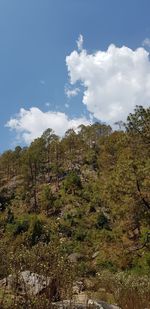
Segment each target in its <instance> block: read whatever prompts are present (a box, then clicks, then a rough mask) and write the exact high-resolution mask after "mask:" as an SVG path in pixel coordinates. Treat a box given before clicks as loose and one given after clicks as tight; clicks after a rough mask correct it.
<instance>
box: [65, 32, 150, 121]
mask: <svg viewBox="0 0 150 309" xmlns="http://www.w3.org/2000/svg"><path fill="white" fill-rule="evenodd" d="M82 42H83V38H82ZM80 45H81V46H82V44H79V46H80ZM79 46H78V49H79ZM66 64H67V68H68V73H69V78H70V84H71V85H75V84H76V82H80V83H81V84H82V86H84V93H83V103H84V104H85V105H86V107H87V109H88V111H89V112H90V113H92V114H93V116H94V117H95V118H97V119H99V120H101V121H105V122H107V123H110V124H113V123H114V122H115V121H119V120H123V121H124V120H125V119H126V117H127V115H128V114H129V112H132V111H133V109H134V107H135V106H136V105H143V106H145V107H146V106H148V105H149V103H150V60H149V53H148V52H147V51H146V50H145V49H144V48H142V47H141V48H138V49H136V50H132V49H130V48H128V47H126V46H122V47H121V48H119V47H116V46H115V45H113V44H111V45H110V46H109V47H108V49H107V50H106V51H101V50H99V51H97V52H96V53H92V54H88V52H87V51H86V50H84V49H81V48H80V50H78V51H76V50H75V51H73V52H72V53H71V54H70V55H69V56H67V57H66Z"/></svg>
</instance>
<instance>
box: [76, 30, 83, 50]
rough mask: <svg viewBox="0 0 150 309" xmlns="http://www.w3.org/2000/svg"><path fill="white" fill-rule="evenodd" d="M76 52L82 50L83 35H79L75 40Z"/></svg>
mask: <svg viewBox="0 0 150 309" xmlns="http://www.w3.org/2000/svg"><path fill="white" fill-rule="evenodd" d="M76 43H77V46H78V50H79V51H81V50H82V49H83V35H82V34H80V35H79V37H78V40H77V42H76Z"/></svg>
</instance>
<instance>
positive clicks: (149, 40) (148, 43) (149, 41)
mask: <svg viewBox="0 0 150 309" xmlns="http://www.w3.org/2000/svg"><path fill="white" fill-rule="evenodd" d="M142 45H143V46H145V47H149V48H150V38H146V39H145V40H144V41H143V42H142Z"/></svg>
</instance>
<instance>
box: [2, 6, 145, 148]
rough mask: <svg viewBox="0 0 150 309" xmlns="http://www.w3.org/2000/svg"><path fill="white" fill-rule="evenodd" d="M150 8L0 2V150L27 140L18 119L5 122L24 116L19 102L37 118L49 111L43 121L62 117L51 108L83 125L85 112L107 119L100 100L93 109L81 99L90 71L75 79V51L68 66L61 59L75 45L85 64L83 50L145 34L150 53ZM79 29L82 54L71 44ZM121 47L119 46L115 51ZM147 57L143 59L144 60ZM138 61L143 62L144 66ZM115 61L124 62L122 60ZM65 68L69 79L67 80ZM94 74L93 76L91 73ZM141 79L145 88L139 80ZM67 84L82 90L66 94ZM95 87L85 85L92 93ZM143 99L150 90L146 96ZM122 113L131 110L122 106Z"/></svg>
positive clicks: (135, 42)
mask: <svg viewBox="0 0 150 309" xmlns="http://www.w3.org/2000/svg"><path fill="white" fill-rule="evenodd" d="M149 12H150V1H149V0H130V1H129V0H126V1H124V0H113V1H112V0H13V1H12V0H0V118H1V119H0V132H1V144H0V151H3V150H5V149H8V148H11V147H14V145H15V143H16V136H17V138H19V139H20V140H18V143H22V144H24V143H25V142H26V141H27V140H30V139H31V134H30V138H28V139H27V138H25V136H26V135H24V133H26V132H25V131H23V128H22V129H21V130H22V132H21V135H20V133H19V137H18V134H17V133H18V132H17V130H18V131H19V130H20V129H18V125H16V123H15V125H16V126H15V125H14V122H13V124H12V123H11V124H10V123H9V125H8V126H7V127H6V126H5V125H6V123H7V124H8V121H9V120H10V119H11V118H12V119H13V120H15V119H17V120H16V121H18V117H20V118H19V119H21V117H24V115H23V116H21V115H20V116H17V114H18V113H19V112H20V109H21V108H23V109H24V110H25V111H26V112H27V111H29V110H30V109H31V108H33V107H36V108H37V109H38V110H36V111H33V112H35V117H36V115H37V114H38V116H37V121H38V122H40V111H41V113H43V114H44V115H46V117H47V118H46V121H47V123H48V121H49V120H48V119H50V125H51V121H52V118H55V116H56V120H57V121H58V122H59V117H57V116H60V118H61V116H62V115H58V114H56V113H59V112H61V113H63V115H66V117H68V118H67V121H68V122H69V121H70V122H69V123H72V122H71V121H74V120H75V119H79V118H83V121H85V123H86V119H87V121H88V120H89V114H90V115H91V116H90V117H91V118H92V117H95V118H96V119H98V120H102V121H107V120H108V122H109V118H108V117H107V116H105V115H106V113H107V114H108V110H106V111H104V112H103V113H102V112H101V110H100V108H101V107H100V106H99V107H97V109H96V110H94V108H93V107H92V103H91V101H90V100H91V99H90V100H89V101H88V100H86V99H85V102H84V104H83V102H82V101H83V95H86V94H85V92H84V90H83V89H82V88H83V87H85V84H86V83H87V82H88V81H89V80H90V81H91V79H90V78H92V80H93V77H87V76H85V70H84V72H83V73H84V74H83V75H84V77H83V75H82V76H81V75H79V73H78V75H76V77H74V76H75V74H77V72H76V71H75V70H76V68H75V67H73V65H74V62H71V61H74V60H73V56H72V58H69V59H68V64H66V57H67V56H70V57H71V55H72V53H73V51H76V53H77V55H76V57H77V59H76V60H77V65H78V64H79V62H80V64H82V61H84V64H85V61H86V60H87V54H90V55H94V53H95V52H96V51H106V50H107V48H108V46H109V45H110V44H114V45H115V46H117V47H118V48H121V47H122V46H123V45H124V46H126V47H128V48H130V49H131V50H133V51H134V50H135V49H136V48H138V47H140V46H142V42H143V41H144V40H145V39H146V38H147V43H146V44H145V46H144V50H147V51H149V45H150V44H149V41H148V39H149V37H150V18H149ZM80 34H82V35H83V38H84V43H83V44H84V49H85V50H86V51H85V53H87V54H85V55H84V57H82V59H81V57H80V53H79V51H78V49H77V44H76V41H77V39H78V37H79V35H80ZM119 51H120V49H118V50H117V53H118V52H119ZM121 51H122V50H121ZM81 53H82V51H81ZM111 53H113V52H112V51H111ZM135 56H136V57H139V58H140V57H143V58H142V59H145V58H146V57H147V56H146V55H143V56H140V55H139V54H138V56H137V55H135ZM93 57H94V56H93ZM144 57H145V58H144ZM83 58H84V59H83ZM94 59H96V58H94ZM140 59H141V58H140ZM145 61H147V62H148V58H147V60H145ZM143 62H144V60H142V65H143ZM92 64H93V62H92ZM119 65H120V66H121V68H122V67H123V62H121V64H119ZM148 65H149V63H148ZM90 67H91V68H93V66H90ZM91 70H92V69H91ZM68 72H70V76H71V77H72V84H74V85H71V84H70V83H69V77H68ZM93 72H94V69H93ZM109 72H110V71H109ZM109 72H108V74H109ZM119 72H120V71H119ZM144 72H145V71H144ZM94 74H95V73H93V75H92V76H95V75H94ZM143 74H148V72H147V71H146V73H143ZM139 75H140V74H139ZM88 78H89V79H88ZM133 79H134V78H133ZM133 79H132V80H133ZM143 80H144V75H143ZM142 82H143V87H144V81H142ZM148 82H149V80H148V81H147V83H148ZM81 84H82V86H81ZM65 87H67V89H68V88H69V89H76V88H79V89H80V92H79V94H78V95H77V96H72V97H70V98H68V97H67V95H66V94H65V91H64V88H65ZM72 87H74V88H72ZM92 90H93V89H92V88H90V89H89V94H90V95H91V92H92ZM142 91H143V90H141V92H140V96H142ZM103 92H104V91H103ZM96 93H97V96H98V95H100V100H101V98H102V101H103V102H104V105H105V93H103V96H102V94H99V91H98V90H97V92H96ZM147 93H148V90H147ZM110 96H111V92H110ZM134 96H135V93H134ZM118 97H120V94H119V96H118ZM127 99H130V97H129V98H127ZM148 99H149V94H147V97H146V99H145V100H147V101H148ZM93 100H97V98H94V99H93ZM107 100H108V98H107ZM110 100H111V99H110ZM136 102H137V101H136ZM95 104H96V103H95ZM141 104H142V102H141ZM147 104H148V103H147ZM108 106H109V105H108ZM116 108H118V107H116ZM121 108H122V107H120V111H121ZM48 111H51V112H52V115H47V114H46V113H47V112H48ZM126 111H127V112H128V109H127V108H126ZM22 114H23V113H22ZM24 114H25V113H24ZM43 114H41V115H43ZM117 115H118V114H117ZM27 116H29V115H27ZM49 116H50V118H48V117H49ZM38 117H39V118H38ZM42 117H43V116H42ZM44 117H45V116H44ZM103 117H104V119H103ZM100 118H102V119H100ZM28 119H29V121H30V119H31V123H30V125H31V126H32V119H33V118H28ZM44 119H45V118H43V120H42V121H43V122H44ZM70 119H71V120H70ZM114 119H115V118H114ZM118 120H120V119H118ZM33 121H35V118H34V120H33ZM65 121H66V119H65ZM79 122H80V121H79ZM52 124H53V122H52ZM50 125H49V126H50ZM66 127H67V124H66ZM10 128H11V129H12V130H10ZM54 128H55V125H54ZM25 130H26V131H27V129H25ZM59 130H61V127H60V128H59ZM59 130H58V131H59Z"/></svg>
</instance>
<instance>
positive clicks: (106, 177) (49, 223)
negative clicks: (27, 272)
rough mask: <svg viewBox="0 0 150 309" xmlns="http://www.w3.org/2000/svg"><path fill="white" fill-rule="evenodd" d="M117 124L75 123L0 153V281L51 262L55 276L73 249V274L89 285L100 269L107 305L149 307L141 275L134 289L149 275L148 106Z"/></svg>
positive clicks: (43, 266) (47, 131)
mask: <svg viewBox="0 0 150 309" xmlns="http://www.w3.org/2000/svg"><path fill="white" fill-rule="evenodd" d="M118 124H119V126H120V130H119V131H112V129H111V128H110V126H107V125H103V124H100V123H95V124H93V125H90V126H84V125H82V126H81V127H80V130H79V131H78V132H75V131H74V130H72V129H71V130H68V131H67V132H66V134H65V136H64V137H63V138H62V139H61V140H60V139H59V138H58V136H56V135H55V134H54V132H53V131H52V130H51V129H48V130H46V131H45V132H44V133H43V135H42V137H41V138H38V139H36V140H34V141H33V142H32V143H31V145H30V146H29V147H26V148H21V147H19V146H18V147H16V148H15V150H8V151H6V152H4V153H3V154H2V155H1V156H0V237H1V251H0V277H1V278H2V277H3V274H4V275H6V274H8V273H11V272H12V271H13V270H14V269H15V271H16V270H17V271H19V270H20V269H22V268H23V269H25V268H28V269H31V270H35V271H38V272H39V273H42V272H44V271H45V270H44V269H46V270H47V273H49V272H50V269H49V268H50V267H51V265H55V267H56V271H57V275H58V276H57V278H58V277H59V276H60V270H61V271H62V268H61V267H60V268H59V267H58V266H59V265H63V266H62V267H64V266H65V265H67V264H64V262H63V263H62V262H61V261H64V259H66V254H67V255H69V254H71V253H74V252H77V253H81V254H82V255H83V259H81V260H80V261H78V262H77V263H76V265H75V272H76V274H78V275H81V276H82V277H86V278H85V279H87V277H88V278H90V279H91V280H92V281H93V282H95V280H97V279H98V280H99V279H100V277H98V278H97V274H98V273H99V272H103V271H104V270H107V274H106V280H105V278H101V279H103V281H101V279H100V280H99V281H98V282H99V284H101V282H102V286H104V287H105V288H106V289H107V288H108V293H111V291H113V299H114V302H115V301H116V302H118V304H120V306H121V307H122V308H133V307H134V308H138V309H139V308H144V307H143V306H145V307H146V306H147V307H148V306H149V303H148V302H147V304H146V295H147V291H148V290H147V289H148V286H147V279H145V277H143V278H144V279H143V280H145V281H144V285H143V286H144V288H143V290H142V287H141V283H140V279H139V278H140V277H142V275H143V274H145V275H148V274H149V273H150V256H149V249H150V237H149V235H150V234H149V231H150V190H149V188H150V176H149V175H150V147H149V141H150V140H149V138H150V135H149V132H150V110H149V108H147V109H144V108H143V107H142V106H138V107H136V108H135V111H134V112H133V113H132V114H130V115H129V117H128V119H127V123H126V124H125V125H124V128H125V129H124V131H121V126H122V123H121V122H120V123H118ZM58 239H60V242H59V241H58ZM52 244H53V245H52ZM54 244H55V245H54ZM55 246H56V248H55ZM55 249H57V250H55ZM38 250H39V251H38ZM40 250H41V251H40ZM48 250H53V251H54V252H55V259H56V260H57V262H58V264H59V265H58V264H57V263H56V264H55V262H54V259H53V257H54V256H53V255H50V254H52V252H51V253H50V252H49V251H48ZM2 251H4V253H3V252H2ZM24 252H25V254H24ZM17 254H18V255H17ZM36 254H37V256H36ZM9 257H10V258H9ZM58 257H59V258H58ZM15 259H16V262H15ZM34 259H35V263H34ZM49 259H50V260H49ZM61 259H62V260H61ZM65 261H66V260H65ZM15 263H16V264H15ZM40 265H42V266H40ZM55 267H54V268H55ZM67 267H68V266H67ZM54 268H53V271H54ZM120 271H123V274H122V273H121V275H118V276H120V277H118V278H117V273H118V274H120ZM127 272H128V276H126V273H127ZM108 273H109V274H108ZM129 274H130V276H129ZM107 275H108V276H107ZM111 275H112V278H111ZM135 275H138V276H137V282H139V289H138V287H137V286H136V282H135ZM109 281H110V285H109ZM129 285H131V287H132V288H130V286H129ZM66 286H67V285H66ZM113 286H114V287H113ZM135 287H136V288H135ZM144 289H145V292H144ZM131 290H132V291H133V296H132V293H131ZM117 291H118V294H117ZM136 291H139V293H141V294H140V296H138V297H137V294H138V293H137V292H136ZM97 292H98V288H97ZM144 293H145V294H144ZM117 295H118V296H117ZM141 295H142V297H143V301H142V298H141ZM119 298H121V299H122V303H119ZM125 298H126V299H127V298H130V299H132V301H133V303H134V304H135V305H133V307H132V306H131V303H129V302H125ZM136 298H137V301H136ZM147 299H148V297H147ZM34 301H35V300H34ZM43 303H44V298H43V299H42V303H41V304H42V306H43ZM32 305H33V304H32ZM31 307H32V306H31ZM18 308H19V307H18ZM35 308H36V307H35ZM41 308H43V307H41Z"/></svg>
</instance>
